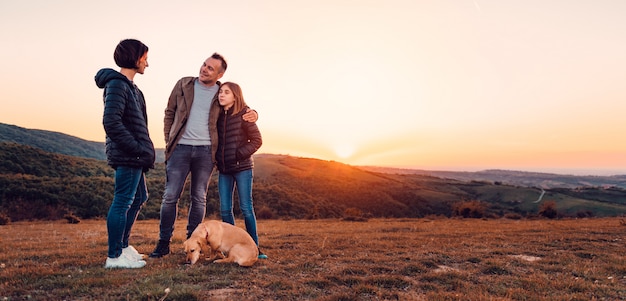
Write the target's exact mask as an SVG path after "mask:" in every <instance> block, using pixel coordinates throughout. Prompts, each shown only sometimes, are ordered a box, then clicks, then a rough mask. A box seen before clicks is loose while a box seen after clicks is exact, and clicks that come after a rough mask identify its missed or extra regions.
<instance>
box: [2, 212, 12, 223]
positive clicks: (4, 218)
mask: <svg viewBox="0 0 626 301" xmlns="http://www.w3.org/2000/svg"><path fill="white" fill-rule="evenodd" d="M10 223H11V218H10V217H9V216H8V215H6V214H5V213H4V212H0V226H2V225H8V224H10Z"/></svg>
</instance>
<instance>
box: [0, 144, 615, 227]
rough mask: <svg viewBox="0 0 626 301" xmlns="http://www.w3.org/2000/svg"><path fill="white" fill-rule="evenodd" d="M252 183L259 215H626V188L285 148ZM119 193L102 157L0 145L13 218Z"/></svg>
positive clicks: (4, 205) (103, 203)
mask: <svg viewBox="0 0 626 301" xmlns="http://www.w3.org/2000/svg"><path fill="white" fill-rule="evenodd" d="M164 178H165V172H164V164H163V163H159V164H157V165H156V168H155V169H154V170H151V171H150V172H148V174H147V183H148V189H149V191H150V199H149V201H148V203H147V204H146V206H145V207H144V209H143V210H142V212H141V216H140V218H143V219H152V218H155V219H156V218H158V217H159V208H160V203H161V200H160V196H161V195H162V193H163V181H164ZM215 178H216V177H214V179H213V180H212V181H211V184H210V190H209V194H208V195H207V213H208V215H209V216H210V215H211V214H217V213H218V212H219V201H218V195H217V189H216V180H215ZM254 185H255V186H254V199H255V209H256V211H257V216H258V217H259V218H283V219H284V218H288V219H291V218H296V219H310V218H341V217H346V216H352V217H364V218H368V217H388V218H393V217H398V218H399V217H424V216H435V215H437V216H453V215H454V208H455V206H457V205H458V204H459V203H464V202H470V201H477V202H480V203H481V204H483V206H484V212H482V214H481V216H483V217H502V216H505V215H507V214H517V215H519V216H534V215H536V214H537V212H538V210H539V208H540V206H541V204H542V203H543V202H545V201H554V202H555V203H556V207H557V209H558V212H559V213H560V214H561V215H564V216H618V215H623V214H626V191H624V190H623V189H620V188H599V187H587V188H584V189H563V188H561V189H546V190H545V193H543V199H542V200H538V198H539V196H540V195H542V190H541V189H540V188H534V187H520V186H512V185H505V184H494V183H490V182H486V181H459V180H453V179H444V178H438V177H433V176H426V175H413V174H391V173H378V172H372V171H368V170H364V169H361V168H359V167H355V166H350V165H346V164H342V163H338V162H332V161H324V160H318V159H312V158H299V157H292V156H286V155H270V154H260V155H256V156H255V183H254ZM112 191H113V171H112V169H111V168H109V167H108V166H107V165H106V162H105V161H103V160H97V159H88V158H80V157H74V156H68V155H63V154H57V153H50V152H46V151H44V150H41V149H38V148H36V147H31V146H27V145H21V144H17V143H6V142H2V143H0V214H3V215H5V216H8V217H9V218H10V219H11V220H14V221H16V220H24V219H26V220H35V219H59V218H62V217H63V216H64V215H65V214H68V213H70V214H74V215H76V216H78V217H80V218H101V217H104V216H106V212H107V209H108V206H109V204H110V201H111V199H112V197H113V195H112ZM186 194H187V193H185V194H184V195H183V199H182V200H181V202H182V204H181V208H182V212H183V213H182V214H183V215H184V212H185V210H186V209H185V208H186V205H187V203H188V196H187V195H186ZM236 212H238V209H237V208H236Z"/></svg>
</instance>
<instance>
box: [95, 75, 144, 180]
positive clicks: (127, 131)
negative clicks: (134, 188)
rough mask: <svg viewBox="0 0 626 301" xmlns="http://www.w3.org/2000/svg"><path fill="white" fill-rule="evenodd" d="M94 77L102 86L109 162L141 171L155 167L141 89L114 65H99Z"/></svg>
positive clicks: (114, 166)
mask: <svg viewBox="0 0 626 301" xmlns="http://www.w3.org/2000/svg"><path fill="white" fill-rule="evenodd" d="M95 80H96V85H97V86H98V88H101V89H104V96H103V97H104V115H103V117H102V124H103V125H104V131H105V132H106V154H107V162H108V164H109V165H111V166H112V167H113V168H116V167H118V166H128V167H135V168H142V169H143V170H144V171H147V170H148V169H150V168H154V159H155V151H154V144H153V143H152V140H151V139H150V134H149V133H148V116H147V114H146V102H145V100H144V97H143V93H141V91H140V90H139V88H137V86H135V84H133V82H131V81H130V80H128V78H127V77H126V76H124V75H123V74H121V73H119V72H117V71H115V70H113V69H109V68H104V69H101V70H100V71H98V73H96V76H95Z"/></svg>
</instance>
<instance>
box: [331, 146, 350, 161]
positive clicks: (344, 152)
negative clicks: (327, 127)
mask: <svg viewBox="0 0 626 301" xmlns="http://www.w3.org/2000/svg"><path fill="white" fill-rule="evenodd" d="M335 154H336V155H337V156H338V157H340V158H342V159H347V158H349V157H350V156H352V155H353V154H354V147H353V146H352V145H349V144H339V145H337V146H335Z"/></svg>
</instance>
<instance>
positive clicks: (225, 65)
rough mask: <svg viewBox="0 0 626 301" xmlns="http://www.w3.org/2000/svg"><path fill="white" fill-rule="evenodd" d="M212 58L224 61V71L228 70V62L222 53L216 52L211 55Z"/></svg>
mask: <svg viewBox="0 0 626 301" xmlns="http://www.w3.org/2000/svg"><path fill="white" fill-rule="evenodd" d="M211 58H212V59H215V60H219V61H220V62H222V72H226V68H228V63H226V59H225V58H224V57H223V56H222V55H221V54H219V53H217V52H215V53H213V54H212V55H211Z"/></svg>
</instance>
